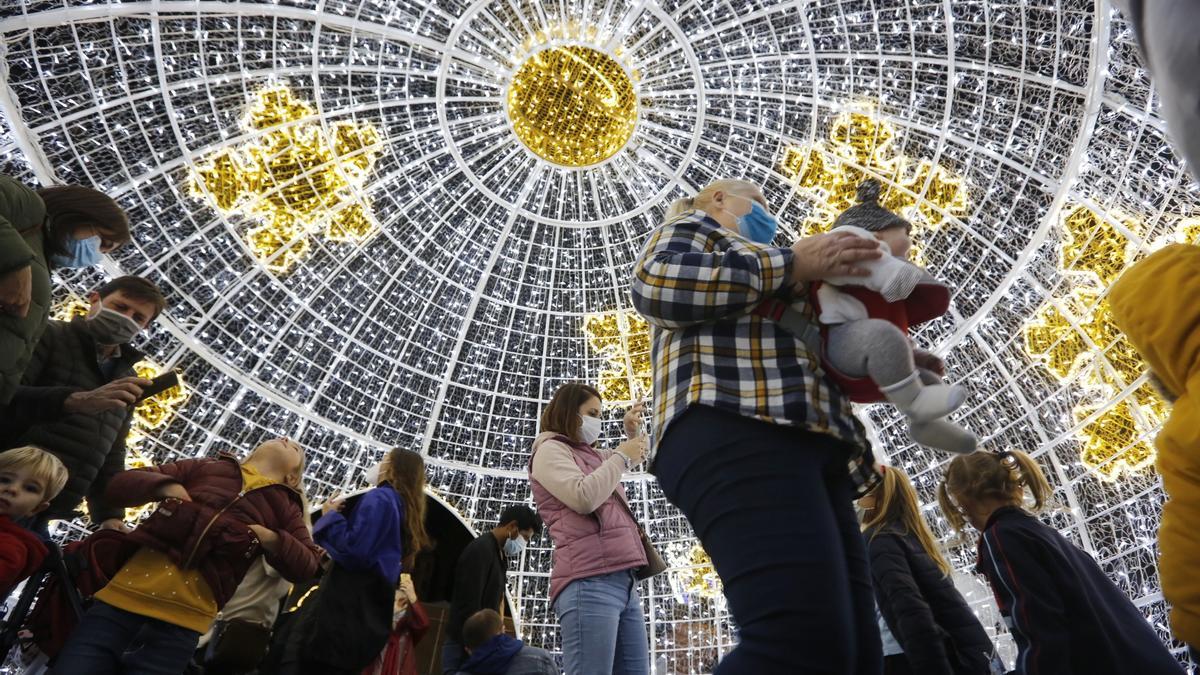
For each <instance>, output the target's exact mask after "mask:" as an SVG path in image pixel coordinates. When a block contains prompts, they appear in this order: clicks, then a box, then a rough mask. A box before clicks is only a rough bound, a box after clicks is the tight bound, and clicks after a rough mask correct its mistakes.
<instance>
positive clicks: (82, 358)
mask: <svg viewBox="0 0 1200 675" xmlns="http://www.w3.org/2000/svg"><path fill="white" fill-rule="evenodd" d="M88 300H89V301H90V303H91V306H90V307H89V309H88V312H87V315H86V316H83V317H76V318H74V319H73V320H71V321H51V322H50V323H49V325H48V326H47V327H46V332H45V333H44V334H43V335H42V339H41V340H40V341H39V342H38V344H37V347H36V348H35V349H34V352H33V358H32V359H31V360H30V362H29V367H28V368H27V369H26V371H25V375H24V378H23V380H22V384H21V385H19V386H18V387H17V389H16V391H15V392H14V394H13V399H12V401H11V402H10V403H9V405H8V406H7V408H5V409H4V414H3V417H2V422H0V449H2V448H9V447H14V446H19V445H35V446H38V447H41V448H45V449H46V450H48V451H50V452H51V453H52V454H54V455H55V456H56V457H58V458H59V459H60V460H62V462H63V464H65V465H66V467H67V472H68V473H69V474H70V478H69V480H68V481H67V487H66V488H65V489H63V491H62V492H61V493H59V495H58V497H57V498H56V499H55V500H54V501H53V502H51V504H50V508H48V509H47V510H46V511H45V512H44V518H43V520H50V519H57V518H69V517H71V516H72V515H74V512H75V509H76V508H77V507H78V506H79V504H80V502H81V501H82V500H83V499H84V498H86V499H87V504H88V511H89V512H90V515H91V518H92V522H94V523H96V524H99V525H100V526H101V527H105V528H113V529H125V524H124V515H125V511H124V509H122V508H118V507H112V506H109V505H108V504H106V503H105V501H104V498H103V495H104V490H105V488H106V487H107V486H108V481H109V479H110V478H112V477H113V476H114V475H116V474H117V473H119V472H121V471H123V470H124V469H125V437H126V436H127V435H128V433H129V426H130V422H131V420H132V418H133V408H134V405H135V403H136V402H137V400H138V397H139V396H140V395H141V393H142V390H143V388H145V387H147V386H148V385H149V384H150V381H149V380H146V379H143V378H141V377H138V376H137V372H136V371H135V370H134V364H136V363H137V362H138V361H140V360H142V353H141V352H139V351H138V350H137V349H135V348H133V347H132V346H131V345H130V344H129V343H130V342H131V341H133V340H134V338H136V337H137V336H138V335H139V334H140V333H141V332H142V331H144V330H145V329H146V328H147V327H148V326H149V325H150V323H151V322H152V321H153V320H154V319H155V318H156V317H157V316H158V315H159V313H161V312H162V311H163V309H165V308H166V305H167V302H166V299H165V298H164V297H163V294H162V292H161V291H159V289H158V287H157V286H155V285H154V284H153V283H151V282H150V281H147V280H146V279H143V278H141V277H136V276H124V277H118V278H116V279H113V280H112V281H110V282H108V283H106V284H104V285H103V286H101V287H100V288H98V289H96V290H95V291H93V292H92V293H91V294H89V295H88Z"/></svg>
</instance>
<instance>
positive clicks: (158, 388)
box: [137, 370, 179, 403]
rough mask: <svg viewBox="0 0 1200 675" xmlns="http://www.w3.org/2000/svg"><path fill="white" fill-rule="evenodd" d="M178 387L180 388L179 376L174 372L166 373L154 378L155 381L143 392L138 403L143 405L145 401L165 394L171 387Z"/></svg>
mask: <svg viewBox="0 0 1200 675" xmlns="http://www.w3.org/2000/svg"><path fill="white" fill-rule="evenodd" d="M178 386H179V375H178V374H177V373H176V372H175V371H173V370H171V371H168V372H165V373H163V374H162V375H159V376H158V377H156V378H154V379H153V380H150V385H149V386H147V387H146V388H145V389H143V390H142V395H141V396H139V397H138V400H137V402H138V403H141V402H142V401H145V400H146V399H148V398H150V397H151V396H157V395H159V394H161V393H163V392H164V391H166V390H168V389H170V388H171V387H178Z"/></svg>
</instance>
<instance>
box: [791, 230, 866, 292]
mask: <svg viewBox="0 0 1200 675" xmlns="http://www.w3.org/2000/svg"><path fill="white" fill-rule="evenodd" d="M792 253H794V254H795V255H794V257H793V260H792V283H793V284H801V283H805V282H808V281H817V280H818V279H825V278H828V277H842V276H851V277H865V276H868V275H870V273H871V272H870V270H868V269H866V268H865V267H861V266H860V265H859V264H858V263H862V262H866V261H868V260H877V259H878V258H880V257H882V256H883V251H881V250H880V249H879V241H877V240H875V239H864V238H863V237H860V236H858V235H856V234H851V233H850V232H837V231H834V232H827V233H825V234H817V235H813V236H811V237H805V238H803V239H800V240H798V241H797V242H796V243H794V244H792Z"/></svg>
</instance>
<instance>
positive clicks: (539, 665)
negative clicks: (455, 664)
mask: <svg viewBox="0 0 1200 675" xmlns="http://www.w3.org/2000/svg"><path fill="white" fill-rule="evenodd" d="M559 672H560V671H559V669H558V664H557V663H555V662H554V657H553V656H550V653H549V652H547V651H545V650H544V649H538V648H537V647H526V646H525V643H523V642H521V641H520V640H518V639H516V638H514V637H512V636H510V635H504V634H500V635H497V636H496V637H494V638H492V639H491V640H490V641H489V642H486V643H484V644H483V645H481V646H480V647H479V649H476V650H475V651H474V652H472V653H471V657H470V658H469V659H467V662H466V663H464V664H463V665H462V669H461V670H459V672H458V675H558V674H559Z"/></svg>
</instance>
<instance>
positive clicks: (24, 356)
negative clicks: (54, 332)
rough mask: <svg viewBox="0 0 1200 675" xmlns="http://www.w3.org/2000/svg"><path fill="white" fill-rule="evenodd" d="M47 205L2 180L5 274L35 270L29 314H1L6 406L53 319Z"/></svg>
mask: <svg viewBox="0 0 1200 675" xmlns="http://www.w3.org/2000/svg"><path fill="white" fill-rule="evenodd" d="M45 219H46V205H45V204H43V203H42V198H41V197H39V196H38V195H37V193H36V192H34V191H33V190H31V189H29V188H27V187H25V186H24V185H21V184H20V183H18V182H17V181H15V180H13V179H12V178H9V177H8V176H2V175H0V274H5V273H8V272H11V271H13V270H18V269H21V268H22V267H25V266H26V265H33V301H32V302H31V303H30V305H29V314H27V315H26V316H25V317H24V318H18V317H15V316H11V315H8V314H4V315H0V405H6V404H7V403H8V402H9V400H11V399H12V395H13V392H14V391H15V390H16V388H17V385H18V384H20V382H21V376H22V375H23V374H24V373H25V367H26V366H27V365H29V357H30V356H31V355H32V354H33V348H34V346H36V345H37V342H38V340H39V339H40V338H41V337H42V331H44V330H45V329H46V320H47V319H48V318H49V316H50V268H49V266H48V265H47V263H46V252H45V243H44V241H43V239H42V235H43V232H44V230H43V229H42V224H43V221H45Z"/></svg>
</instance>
